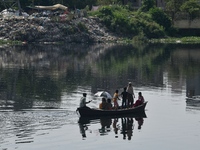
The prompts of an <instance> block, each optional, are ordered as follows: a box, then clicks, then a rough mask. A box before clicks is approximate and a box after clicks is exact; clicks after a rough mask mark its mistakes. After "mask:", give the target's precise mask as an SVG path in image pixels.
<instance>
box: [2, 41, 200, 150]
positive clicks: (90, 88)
mask: <svg viewBox="0 0 200 150" xmlns="http://www.w3.org/2000/svg"><path fill="white" fill-rule="evenodd" d="M199 58H200V45H128V46H123V45H61V46H60V45H54V46H52V45H25V46H13V47H7V48H1V51H0V135H1V136H0V149H2V150H3V149H8V150H12V149H18V150H27V149H33V150H36V149H37V150H40V149H41V150H44V149H49V150H55V149H59V150H62V149H63V150H64V149H80V150H84V149H87V150H88V149H111V148H113V149H122V148H126V149H137V150H147V149H148V150H155V149H162V150H169V149H171V150H177V149H182V150H188V149H191V148H192V149H193V150H197V149H199V146H200V144H199V138H200V130H199V126H200V118H199V115H200V105H199V104H198V103H197V104H186V102H185V100H186V99H185V98H186V97H187V96H191V95H200V59H199ZM128 82H132V83H133V86H134V90H135V94H136V95H137V93H138V92H139V91H141V92H142V93H143V95H144V98H145V100H146V101H148V104H147V107H146V111H145V112H146V117H145V118H134V117H133V118H131V117H123V118H118V119H114V118H111V119H107V120H105V119H104V120H102V119H97V120H84V121H82V122H80V121H79V117H78V115H77V114H76V111H75V110H76V108H77V107H78V105H79V100H80V98H81V96H82V93H83V92H86V93H87V94H88V95H87V99H88V100H91V99H92V100H93V101H92V102H91V103H90V104H89V105H88V106H90V107H98V105H99V103H100V98H96V97H94V94H95V93H96V92H97V91H99V90H106V91H108V92H109V93H111V94H113V93H114V91H115V90H116V89H119V91H120V92H122V90H123V87H124V86H127V83H128ZM119 103H120V102H119Z"/></svg>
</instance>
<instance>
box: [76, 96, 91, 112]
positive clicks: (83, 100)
mask: <svg viewBox="0 0 200 150" xmlns="http://www.w3.org/2000/svg"><path fill="white" fill-rule="evenodd" d="M86 96H87V93H83V97H81V99H80V105H79V107H80V108H81V107H87V106H86V104H88V103H90V102H91V101H88V102H86Z"/></svg>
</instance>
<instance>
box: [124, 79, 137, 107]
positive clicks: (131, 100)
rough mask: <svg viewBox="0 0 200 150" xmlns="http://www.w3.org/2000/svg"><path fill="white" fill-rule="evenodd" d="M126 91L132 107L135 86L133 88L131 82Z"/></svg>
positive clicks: (129, 104) (129, 105)
mask: <svg viewBox="0 0 200 150" xmlns="http://www.w3.org/2000/svg"><path fill="white" fill-rule="evenodd" d="M126 91H127V92H128V97H127V98H128V107H132V106H133V102H134V97H135V95H134V91H133V86H132V83H131V82H129V83H128V87H127V90H126Z"/></svg>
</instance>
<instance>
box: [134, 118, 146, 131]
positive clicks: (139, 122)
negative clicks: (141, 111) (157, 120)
mask: <svg viewBox="0 0 200 150" xmlns="http://www.w3.org/2000/svg"><path fill="white" fill-rule="evenodd" d="M135 120H136V121H137V122H138V129H139V130H140V129H141V128H142V125H143V123H144V119H143V118H135Z"/></svg>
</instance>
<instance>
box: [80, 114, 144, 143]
mask: <svg viewBox="0 0 200 150" xmlns="http://www.w3.org/2000/svg"><path fill="white" fill-rule="evenodd" d="M146 117H147V116H146V114H145V113H142V114H140V115H137V116H136V115H128V116H127V115H126V116H119V117H98V118H94V117H93V118H88V117H80V118H79V120H78V125H79V129H80V134H81V135H82V138H83V140H85V139H86V138H87V134H89V133H91V134H92V130H91V129H90V128H92V125H94V124H100V125H101V128H98V129H97V130H98V133H99V135H100V136H106V135H108V134H111V132H113V133H114V135H115V136H114V138H119V137H121V136H122V139H123V140H131V139H132V136H133V130H134V126H135V125H136V124H137V129H138V130H141V129H142V126H143V124H144V118H146Z"/></svg>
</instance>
